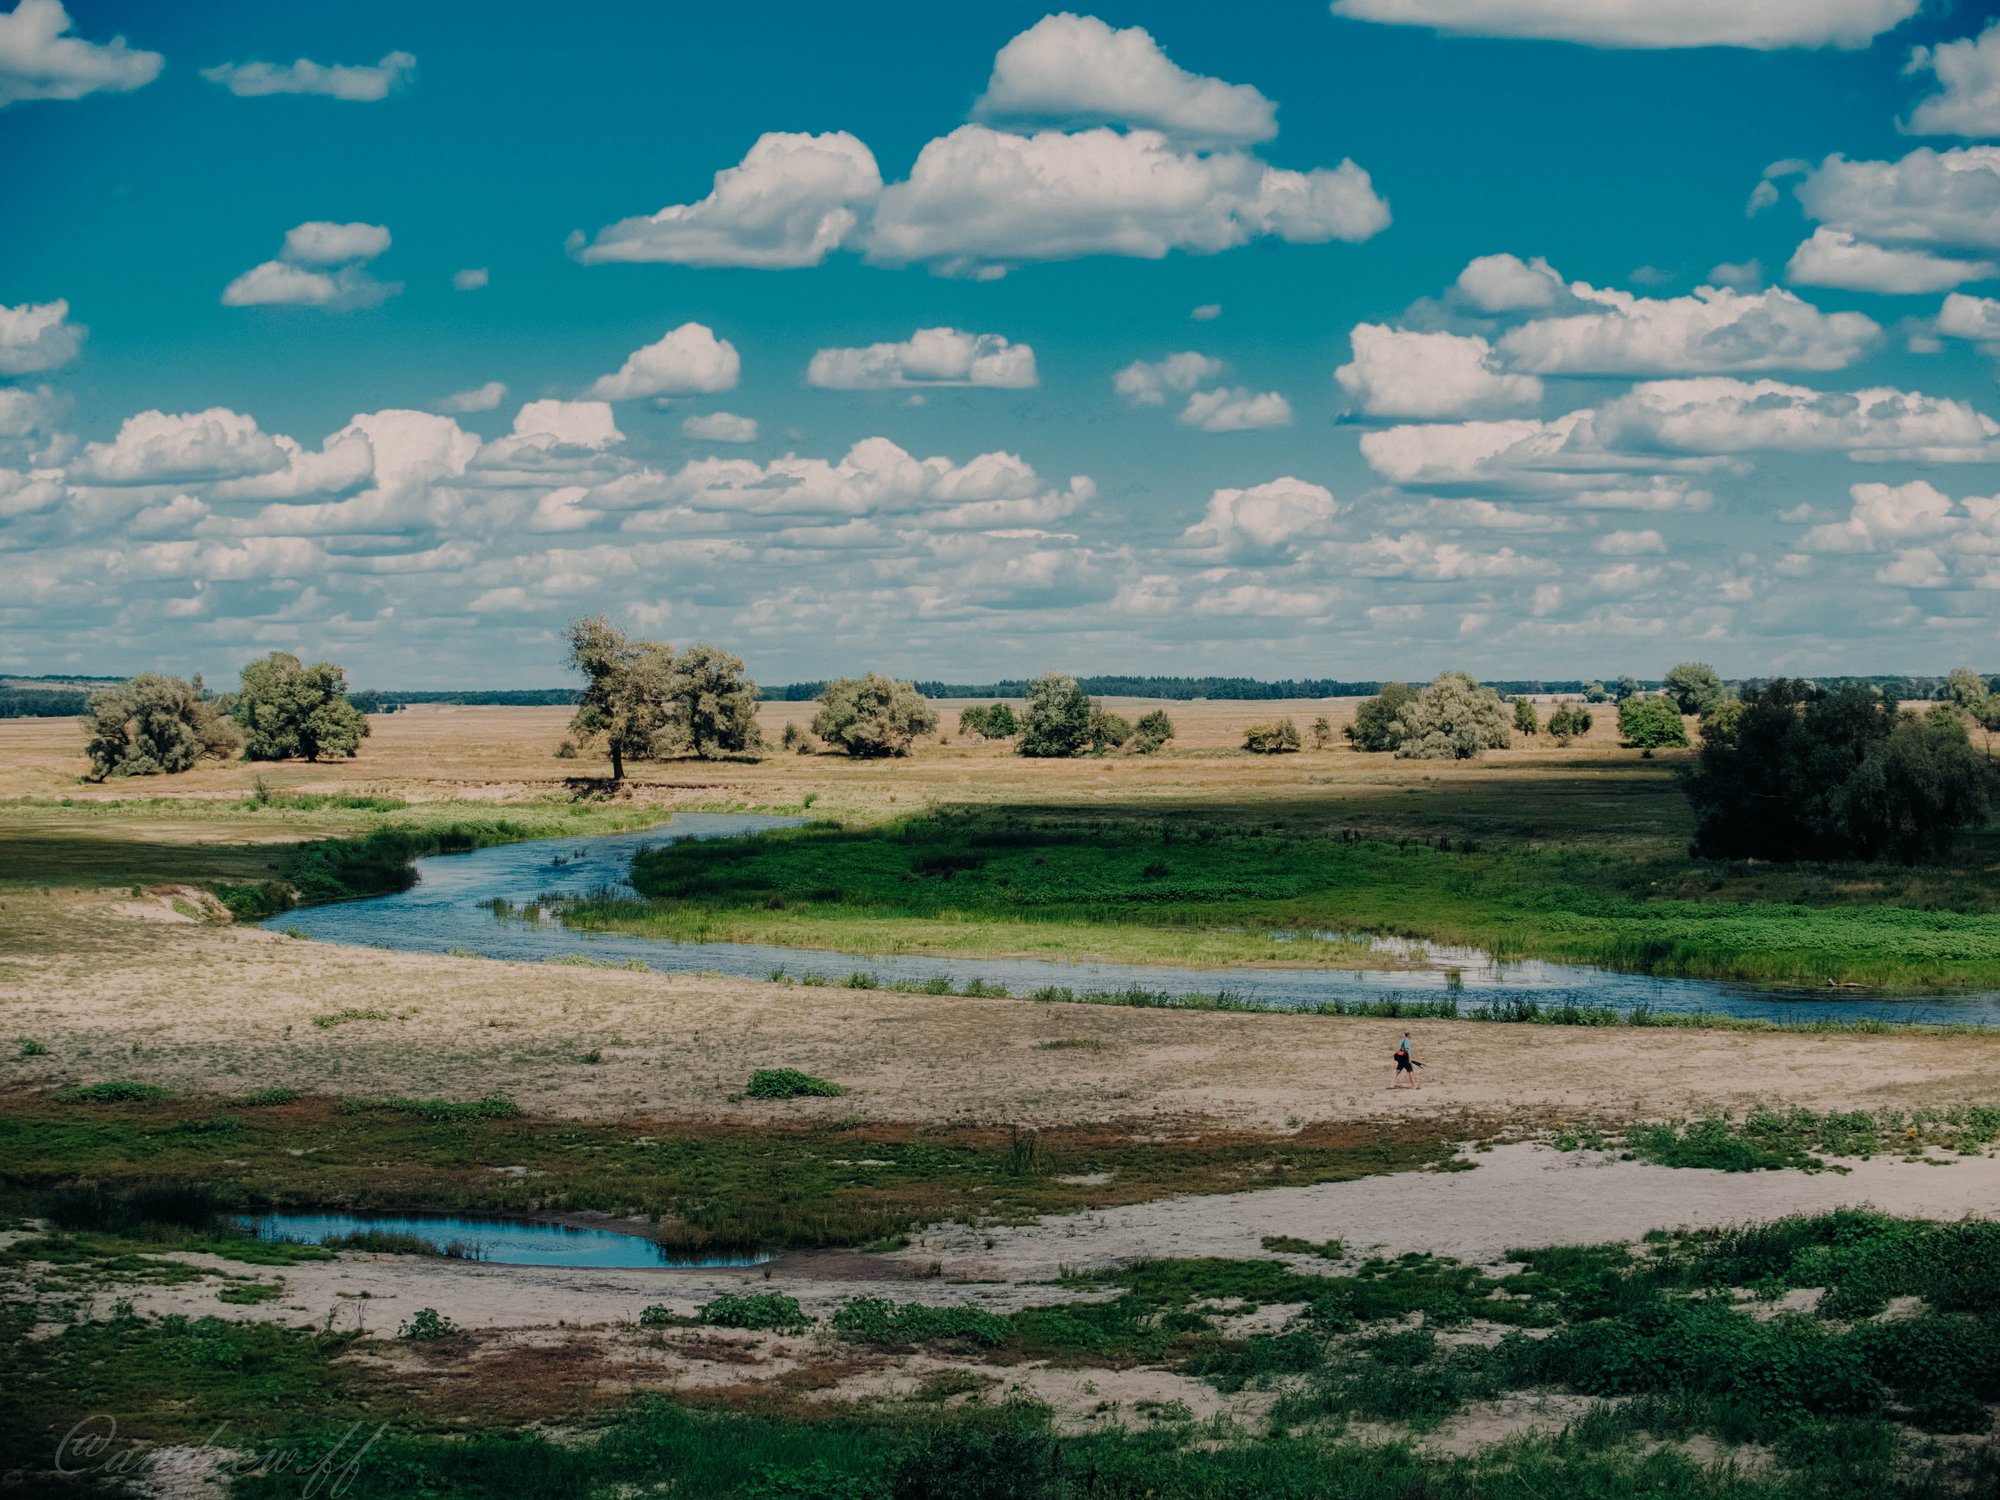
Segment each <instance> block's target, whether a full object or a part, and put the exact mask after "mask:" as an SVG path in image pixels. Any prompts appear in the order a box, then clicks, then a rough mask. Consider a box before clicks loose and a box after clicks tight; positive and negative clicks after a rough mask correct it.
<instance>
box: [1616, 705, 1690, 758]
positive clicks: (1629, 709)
mask: <svg viewBox="0 0 2000 1500" xmlns="http://www.w3.org/2000/svg"><path fill="white" fill-rule="evenodd" d="M1618 737H1619V738H1620V739H1622V740H1623V741H1624V742H1625V743H1626V744H1628V745H1632V746H1635V747H1637V748H1638V749H1641V750H1659V749H1665V748H1667V747H1669V746H1673V745H1685V744H1686V743H1687V742H1688V732H1687V725H1686V724H1685V723H1684V722H1682V720H1681V711H1680V709H1679V708H1678V707H1676V706H1675V704H1674V702H1673V700H1672V699H1670V698H1627V699H1626V700H1625V701H1624V702H1623V703H1620V704H1619V705H1618Z"/></svg>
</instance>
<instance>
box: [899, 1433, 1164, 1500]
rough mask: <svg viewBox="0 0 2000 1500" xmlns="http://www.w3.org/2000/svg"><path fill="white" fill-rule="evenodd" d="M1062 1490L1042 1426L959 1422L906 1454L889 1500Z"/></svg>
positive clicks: (1029, 1496)
mask: <svg viewBox="0 0 2000 1500" xmlns="http://www.w3.org/2000/svg"><path fill="white" fill-rule="evenodd" d="M1061 1487H1062V1460H1061V1453H1060V1450H1059V1449H1058V1448H1057V1446H1056V1443H1055V1439H1054V1437H1053V1436H1051V1435H1050V1433H1049V1432H1048V1430H1047V1429H1046V1428H1043V1427H1030V1426H1028V1425H1026V1424H1025V1423H1014V1424H1011V1425H1009V1426H1006V1427H1002V1428H1001V1429H1000V1430H999V1431H997V1432H986V1431H983V1430H981V1429H980V1428H978V1427H973V1426H968V1425H962V1424H960V1425H953V1426H950V1427H941V1428H939V1429H938V1430H937V1431H935V1432H933V1433H932V1434H931V1435H930V1436H929V1437H928V1438H926V1439H925V1440H924V1441H923V1442H922V1443H921V1444H919V1445H918V1446H917V1447H915V1448H913V1449H911V1450H910V1451H909V1452H908V1453H906V1454H904V1455H903V1457H902V1459H901V1460H900V1461H899V1462H898V1463H897V1465H896V1474H895V1478H894V1480H893V1481H892V1483H891V1485H890V1491H889V1492H890V1495H891V1496H892V1497H893V1500H1055V1497H1056V1496H1057V1495H1058V1494H1060V1493H1061ZM1146 1493H1148V1494H1150V1493H1152V1491H1151V1490H1148V1491H1147V1492H1146Z"/></svg>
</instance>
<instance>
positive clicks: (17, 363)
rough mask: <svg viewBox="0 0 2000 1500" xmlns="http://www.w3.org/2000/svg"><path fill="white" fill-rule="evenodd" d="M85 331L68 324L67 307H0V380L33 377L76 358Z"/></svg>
mask: <svg viewBox="0 0 2000 1500" xmlns="http://www.w3.org/2000/svg"><path fill="white" fill-rule="evenodd" d="M86 332H88V330H87V329H85V328H84V326H83V325H82V324H81V323H72V322H70V321H69V303H68V302H66V301H63V300H62V299H60V298H58V299H57V300H56V301H54V302H24V303H22V304H21V305H20V306H19V307H6V306H0V376H6V375H35V374H39V373H40V372H42V371H43V370H55V369H60V368H61V367H62V366H64V365H66V364H68V363H69V362H70V361H71V360H73V359H75V358H76V352H77V350H79V349H81V348H82V347H83V339H84V335H85V333H86Z"/></svg>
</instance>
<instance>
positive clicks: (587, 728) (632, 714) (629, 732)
mask: <svg viewBox="0 0 2000 1500" xmlns="http://www.w3.org/2000/svg"><path fill="white" fill-rule="evenodd" d="M564 637H565V639H566V640H568V642H569V666H570V668H571V670H573V671H576V672H581V673H582V674H583V678H584V686H583V692H582V693H581V694H580V695H578V698H577V704H576V712H575V714H574V715H572V716H571V718H570V726H569V727H570V733H571V734H573V735H575V736H576V739H577V742H578V743H579V744H583V745H590V744H602V745H603V746H604V749H605V753H606V754H608V755H609V756H610V757H611V774H612V776H613V778H615V779H623V777H624V775H625V762H626V761H627V760H649V759H654V758H658V757H661V756H668V755H689V754H692V755H698V756H700V757H702V758H703V759H704V760H709V759H713V758H715V757H716V756H718V755H726V754H732V753H740V752H742V751H746V750H756V749H758V748H760V747H761V746H762V744H763V735H762V733H761V732H760V731H759V730H758V728H757V684H756V683H754V682H752V681H751V680H750V679H749V678H748V677H745V676H744V675H743V662H742V660H741V659H740V658H738V657H734V656H731V655H730V654H729V653H728V652H727V651H724V650H722V649H721V648H720V647H719V646H711V645H708V644H707V643H705V642H697V643H696V644H695V645H692V646H690V647H688V648H687V650H685V651H683V652H680V653H679V654H678V655H677V654H675V652H674V649H673V647H671V646H669V645H667V644H666V643H665V642H663V641H645V640H633V639H631V638H630V637H628V636H627V635H626V634H625V632H624V631H622V630H620V629H619V628H618V627H617V626H615V625H613V624H611V623H610V622H609V621H607V620H606V619H605V618H604V616H602V615H593V616H591V617H590V618H588V619H583V620H573V621H571V622H570V625H569V628H568V630H567V631H565V632H564Z"/></svg>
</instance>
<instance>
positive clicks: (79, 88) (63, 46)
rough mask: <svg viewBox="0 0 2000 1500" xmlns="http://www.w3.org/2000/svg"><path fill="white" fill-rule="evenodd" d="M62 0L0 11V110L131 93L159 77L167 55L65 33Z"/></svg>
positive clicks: (118, 40) (33, 0) (24, 2)
mask: <svg viewBox="0 0 2000 1500" xmlns="http://www.w3.org/2000/svg"><path fill="white" fill-rule="evenodd" d="M69 28H70V18H69V12H68V11H66V10H64V9H63V7H62V5H61V3H60V0H20V4H18V5H16V6H15V7H14V9H13V10H12V11H11V12H9V13H7V14H5V15H0V109H5V108H6V107H7V106H8V105H10V104H20V103H23V102H25V101H27V100H31V99H81V98H83V97H84V96H85V95H86V94H97V93H111V94H123V93H129V92H130V91H131V90H133V89H136V88H143V87H144V86H145V85H147V84H149V83H151V82H152V81H153V80H154V79H155V78H157V77H159V76H160V69H161V67H162V66H163V65H164V64H165V61H166V60H165V59H164V58H162V57H161V56H160V54H159V53H157V52H141V51H139V50H138V49H137V48H135V47H128V46H127V45H126V44H125V38H123V37H122V36H119V37H113V38H112V39H111V40H110V41H108V42H86V41H85V40H83V38H81V37H75V36H65V35H63V33H64V32H66V31H68V30H69Z"/></svg>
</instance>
